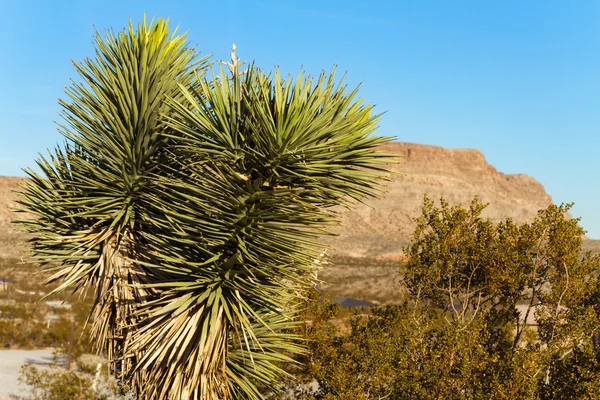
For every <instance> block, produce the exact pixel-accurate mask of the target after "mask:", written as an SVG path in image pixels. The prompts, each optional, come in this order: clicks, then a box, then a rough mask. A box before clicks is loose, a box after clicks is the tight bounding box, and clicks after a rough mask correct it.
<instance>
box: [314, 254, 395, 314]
mask: <svg viewBox="0 0 600 400" xmlns="http://www.w3.org/2000/svg"><path fill="white" fill-rule="evenodd" d="M328 262H329V264H328V265H327V266H326V267H325V268H323V270H322V271H321V272H320V273H319V279H320V280H321V281H323V283H322V284H321V286H320V289H322V290H323V291H325V293H327V294H329V295H330V296H331V297H351V298H355V299H359V300H365V301H370V302H373V303H377V304H391V303H397V302H399V301H400V300H401V298H402V285H401V284H400V280H401V278H402V263H401V262H400V261H398V260H379V259H375V258H367V257H364V258H355V257H347V256H339V255H338V256H333V257H331V258H330V259H329V260H328Z"/></svg>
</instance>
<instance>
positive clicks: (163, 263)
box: [20, 20, 389, 399]
mask: <svg viewBox="0 0 600 400" xmlns="http://www.w3.org/2000/svg"><path fill="white" fill-rule="evenodd" d="M95 42H96V56H95V58H94V59H87V60H85V61H84V62H83V63H81V64H75V67H76V69H77V71H78V73H79V74H80V76H81V77H82V82H81V83H75V82H74V83H73V84H72V86H71V87H70V88H68V89H67V92H66V93H67V96H68V100H61V101H60V104H61V105H62V107H63V109H64V114H63V116H64V120H65V124H64V125H61V126H60V131H61V133H62V134H63V135H64V137H65V139H66V140H65V143H64V144H63V145H62V146H60V147H57V148H56V149H55V150H54V151H52V152H51V153H50V154H49V155H48V156H46V157H44V156H40V158H39V159H38V161H37V165H38V167H39V172H36V170H34V169H30V170H27V173H28V174H29V176H30V177H31V179H30V180H29V181H28V182H27V183H25V184H24V187H23V192H22V193H21V204H22V206H23V207H22V208H23V211H26V212H28V213H31V214H33V215H34V217H35V218H34V219H29V220H22V221H20V222H21V223H22V224H23V225H24V227H25V228H26V229H27V230H28V231H29V232H31V233H32V234H33V238H32V239H31V241H30V242H31V248H32V255H31V257H32V260H33V261H35V262H37V263H39V264H40V265H41V266H43V267H44V268H45V269H46V270H48V271H51V272H53V274H52V276H51V277H50V278H49V281H52V282H58V283H59V285H58V288H57V289H56V290H57V291H62V290H70V291H73V292H78V291H79V292H82V293H85V292H86V291H88V290H93V291H94V293H95V304H94V307H93V310H92V314H91V320H92V324H93V325H92V328H93V332H94V334H95V338H96V339H97V345H98V350H99V351H101V352H103V353H104V354H106V355H107V356H108V358H109V359H110V361H111V362H112V363H113V368H114V372H115V374H116V375H117V376H118V377H119V378H120V379H121V380H122V382H123V383H125V384H127V385H129V386H130V387H131V388H132V389H133V390H134V391H135V392H136V393H137V394H138V396H139V398H142V399H192V398H193V399H200V398H201V399H226V398H252V399H258V398H262V397H263V395H262V394H261V390H264V388H267V387H268V388H270V389H274V388H277V386H278V385H277V383H278V382H280V381H281V379H280V377H281V375H282V374H284V372H283V370H282V369H281V368H280V365H281V362H289V361H291V358H290V355H293V354H294V353H298V352H300V351H302V346H300V345H299V344H298V342H297V341H296V338H295V337H294V336H293V335H290V334H288V333H286V332H288V330H289V328H291V327H293V325H294V322H293V321H294V318H293V317H294V315H295V314H296V312H297V308H298V299H299V297H301V295H302V290H303V288H304V287H305V286H306V285H307V283H308V282H309V278H308V277H309V276H310V273H311V272H312V270H313V268H314V260H315V258H317V257H318V255H319V254H320V253H321V252H322V251H323V249H324V245H323V244H322V242H321V241H319V237H320V236H322V235H324V234H329V232H328V230H327V227H328V226H330V225H332V224H335V223H336V222H337V220H338V218H337V217H338V214H337V212H336V211H334V210H335V209H332V207H334V206H350V205H351V203H352V202H353V201H356V200H360V199H362V198H363V197H365V196H373V195H378V194H379V186H378V180H379V179H380V178H383V177H385V176H386V172H385V169H384V168H383V164H384V163H386V162H387V159H388V158H389V155H387V154H382V153H379V152H377V151H375V148H376V147H377V146H379V145H380V144H382V143H385V142H387V141H388V140H389V138H384V137H380V136H376V135H374V129H375V125H376V123H377V120H378V116H375V115H373V113H372V109H373V107H372V106H371V105H366V104H364V103H363V102H362V100H361V99H358V98H357V97H356V94H357V91H356V89H355V90H352V91H349V90H347V88H346V86H345V85H343V84H342V83H336V82H335V80H334V74H333V73H331V74H330V75H326V74H321V75H320V76H319V77H318V78H317V79H313V78H311V77H307V76H305V75H304V74H303V73H300V74H299V75H298V77H297V78H296V79H295V80H292V79H290V78H285V79H282V77H281V76H280V73H279V72H278V71H275V72H274V74H273V75H267V74H265V73H264V72H262V71H261V70H260V69H258V68H256V67H255V66H254V65H250V66H249V67H248V68H247V69H246V70H245V71H243V72H242V71H240V65H239V63H238V60H237V58H236V56H235V51H234V52H233V56H232V62H231V63H229V64H228V67H229V68H224V66H223V65H221V66H220V68H218V69H217V70H216V72H215V73H211V74H210V76H209V74H206V75H205V71H206V70H207V67H208V63H207V60H206V59H205V58H199V57H198V56H197V53H196V52H195V51H194V50H193V49H192V48H190V47H189V46H188V45H187V42H186V39H185V37H184V36H182V35H179V36H178V35H176V34H171V33H170V32H169V29H168V23H167V22H166V21H163V20H157V21H153V22H150V23H146V21H145V20H144V22H143V23H141V24H140V25H138V27H137V29H134V27H133V26H132V25H131V24H130V25H129V28H128V29H126V30H124V31H122V32H120V33H117V34H115V33H113V32H111V31H109V32H107V33H106V35H104V36H102V35H100V34H97V35H96V37H95Z"/></svg>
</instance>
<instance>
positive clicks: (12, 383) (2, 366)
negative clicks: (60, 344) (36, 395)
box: [0, 349, 54, 400]
mask: <svg viewBox="0 0 600 400" xmlns="http://www.w3.org/2000/svg"><path fill="white" fill-rule="evenodd" d="M52 351H53V350H52V349H44V350H0V400H8V399H10V394H15V395H24V394H25V391H24V390H25V388H24V387H23V386H22V385H20V384H19V380H18V379H19V373H20V371H21V366H22V365H23V364H25V363H29V364H34V365H36V366H45V365H48V364H49V363H51V362H52V361H53V360H54V357H53V356H52Z"/></svg>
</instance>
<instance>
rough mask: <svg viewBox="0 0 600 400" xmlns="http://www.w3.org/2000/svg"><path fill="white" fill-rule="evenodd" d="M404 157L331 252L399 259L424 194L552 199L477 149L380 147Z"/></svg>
mask: <svg viewBox="0 0 600 400" xmlns="http://www.w3.org/2000/svg"><path fill="white" fill-rule="evenodd" d="M382 150H383V151H387V152H390V153H393V154H399V155H403V157H401V158H399V160H400V162H401V163H400V164H398V165H393V166H392V169H393V170H395V171H399V172H401V175H397V176H394V177H393V178H392V181H391V182H389V183H388V185H387V193H386V194H385V196H384V197H383V198H382V199H380V200H369V201H367V205H363V204H359V205H357V207H356V208H354V209H353V210H349V211H348V210H345V211H344V212H343V216H342V226H341V227H339V228H338V229H337V232H338V233H339V236H338V237H335V238H328V239H327V240H328V242H329V243H331V244H332V245H333V246H335V248H336V251H335V252H334V254H337V255H341V256H344V257H360V258H362V257H366V258H382V259H386V258H392V259H394V258H398V257H399V255H400V254H401V251H402V247H403V246H405V245H406V244H407V243H408V241H409V238H410V234H411V233H412V231H413V230H414V227H415V223H414V221H413V218H414V217H416V216H418V215H419V213H420V210H421V207H422V204H423V196H424V195H425V194H427V195H428V196H429V198H431V199H432V200H438V199H439V198H440V197H441V196H443V197H444V198H445V199H446V200H447V201H448V202H449V203H450V204H458V203H461V204H463V205H465V206H466V205H468V204H469V203H470V202H471V200H472V199H473V197H474V196H476V195H477V196H479V198H480V199H481V200H482V201H483V202H485V203H489V206H488V207H487V208H486V210H485V212H484V215H485V216H487V217H489V218H491V219H492V220H494V221H499V220H502V219H504V218H506V217H511V218H513V219H514V220H515V221H518V222H523V221H530V220H532V219H533V218H534V217H535V216H536V215H537V211H538V210H540V209H543V208H546V207H547V206H548V205H549V204H550V203H552V198H551V197H550V196H549V195H548V194H547V193H546V191H545V190H544V187H543V186H542V185H541V184H540V183H539V182H537V181H536V180H535V179H534V178H532V177H530V176H527V175H523V174H516V175H507V174H503V173H501V172H498V171H497V170H496V169H495V168H494V167H493V166H491V165H490V164H488V162H487V161H486V160H485V157H484V156H483V154H482V153H481V151H479V150H476V149H447V148H443V147H438V146H430V145H424V144H415V143H403V142H394V143H389V144H387V145H385V146H384V147H383V148H382ZM23 179H25V178H18V177H0V257H4V258H6V257H10V258H21V257H22V256H23V247H22V246H19V244H20V243H22V242H23V241H25V240H26V239H27V235H26V234H24V233H22V232H18V231H17V230H16V229H15V226H14V225H13V224H12V223H11V222H10V221H11V219H12V218H15V217H18V215H15V213H13V212H12V211H11V209H12V208H14V207H15V206H16V205H17V195H16V194H15V193H14V192H15V191H16V190H18V189H19V183H20V182H22V180H23ZM583 222H584V223H585V221H583ZM584 243H585V247H586V248H591V249H598V248H600V241H599V240H586V241H585V242H584Z"/></svg>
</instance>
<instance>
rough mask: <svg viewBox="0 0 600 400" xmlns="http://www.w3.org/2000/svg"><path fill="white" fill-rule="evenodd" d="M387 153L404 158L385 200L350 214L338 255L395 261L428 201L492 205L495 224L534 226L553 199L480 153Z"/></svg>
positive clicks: (425, 149) (413, 148)
mask: <svg viewBox="0 0 600 400" xmlns="http://www.w3.org/2000/svg"><path fill="white" fill-rule="evenodd" d="M384 150H385V151H388V152H390V153H394V154H399V155H402V157H399V160H400V164H398V165H394V166H393V167H392V169H393V170H394V171H398V172H400V173H401V175H397V176H394V177H393V179H392V181H391V182H390V183H389V184H388V185H387V193H386V194H385V196H384V197H383V198H382V199H380V200H371V201H367V205H358V206H357V207H356V208H355V209H354V210H351V211H345V212H344V213H343V218H342V226H341V228H339V229H338V231H337V232H338V233H339V234H340V236H339V237H337V238H334V239H332V240H330V243H331V244H332V245H334V246H335V247H336V249H337V250H336V252H335V254H338V255H340V254H341V255H345V256H351V257H380V258H387V257H394V256H397V255H398V254H399V253H400V252H401V248H402V246H404V245H406V244H407V242H408V238H409V236H410V234H411V232H412V231H413V230H414V227H415V223H414V221H413V219H414V217H416V216H418V215H419V213H420V210H421V207H422V205H423V196H424V195H425V194H427V195H428V196H429V198H430V199H432V200H439V199H440V197H442V196H443V197H444V198H445V199H446V200H447V201H448V202H449V203H450V204H459V203H460V204H463V205H464V206H468V205H469V204H470V202H471V200H472V199H473V197H474V196H479V198H480V199H481V201H483V202H484V203H489V206H488V207H487V208H486V209H485V213H484V215H485V216H486V217H489V218H491V219H492V220H494V221H499V220H501V219H505V218H506V217H510V218H512V219H514V220H515V221H518V222H523V221H529V220H532V219H533V218H534V217H535V216H536V215H537V211H538V210H540V209H542V208H546V207H547V206H548V205H549V204H550V203H551V202H552V198H551V197H550V196H549V195H548V194H547V193H546V191H545V190H544V187H543V186H542V185H541V184H540V183H539V182H537V181H536V180H535V179H534V178H532V177H530V176H527V175H523V174H517V175H507V174H503V173H501V172H498V171H497V170H496V169H495V168H494V167H493V166H491V165H490V164H488V163H487V161H486V160H485V157H484V155H483V154H482V153H481V151H479V150H476V149H446V148H443V147H437V146H428V145H422V144H414V143H390V144H388V145H386V146H385V148H384Z"/></svg>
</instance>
